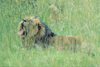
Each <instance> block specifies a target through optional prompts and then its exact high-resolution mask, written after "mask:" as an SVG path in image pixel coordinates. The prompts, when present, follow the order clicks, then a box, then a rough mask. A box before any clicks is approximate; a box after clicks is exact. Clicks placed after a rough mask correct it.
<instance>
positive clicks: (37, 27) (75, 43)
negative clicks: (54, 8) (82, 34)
mask: <svg viewBox="0 0 100 67" xmlns="http://www.w3.org/2000/svg"><path fill="white" fill-rule="evenodd" d="M24 21H25V22H24ZM18 28H19V33H18V34H19V35H21V39H22V45H23V46H25V47H29V46H31V47H32V46H36V45H40V46H42V47H48V46H53V47H54V48H56V49H71V50H73V51H74V52H76V51H77V50H78V49H80V50H83V47H86V49H88V50H87V51H88V52H89V51H91V49H92V48H91V47H90V45H89V44H87V42H85V41H84V40H83V39H81V38H79V37H76V36H60V35H56V34H55V33H53V32H52V31H51V29H50V28H49V27H48V26H47V25H46V24H44V23H43V22H41V21H40V20H39V19H38V18H37V17H26V18H25V19H24V20H23V21H22V22H21V23H19V27H18ZM22 32H23V33H22ZM87 46H89V47H88V48H87Z"/></svg>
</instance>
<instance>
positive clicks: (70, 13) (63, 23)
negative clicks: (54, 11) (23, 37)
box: [0, 0, 100, 67]
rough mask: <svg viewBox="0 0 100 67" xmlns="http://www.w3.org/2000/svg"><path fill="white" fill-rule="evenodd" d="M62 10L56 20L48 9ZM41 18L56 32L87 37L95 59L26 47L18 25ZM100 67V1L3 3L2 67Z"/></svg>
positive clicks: (0, 31) (21, 0)
mask: <svg viewBox="0 0 100 67" xmlns="http://www.w3.org/2000/svg"><path fill="white" fill-rule="evenodd" d="M52 4H55V5H56V6H57V8H58V9H59V11H60V13H59V17H58V18H57V19H58V21H52V19H51V18H50V14H49V12H48V7H49V6H50V5H52ZM27 16H38V17H40V19H41V20H42V21H43V22H44V23H46V24H47V25H48V26H49V27H50V28H51V29H52V31H53V32H55V33H56V34H59V35H64V36H65V35H74V36H79V37H82V38H84V39H85V40H86V41H87V42H89V43H90V44H91V45H92V46H93V48H94V50H93V52H94V53H95V57H91V56H89V55H87V54H85V53H79V52H78V53H72V52H70V51H66V50H55V49H52V50H49V49H34V48H33V49H31V50H26V49H24V48H22V46H21V41H20V36H18V35H17V33H18V30H17V29H18V28H17V27H18V23H19V22H20V21H21V19H22V18H24V17H27ZM31 66H32V67H100V0H38V1H36V2H35V1H34V0H0V67H31Z"/></svg>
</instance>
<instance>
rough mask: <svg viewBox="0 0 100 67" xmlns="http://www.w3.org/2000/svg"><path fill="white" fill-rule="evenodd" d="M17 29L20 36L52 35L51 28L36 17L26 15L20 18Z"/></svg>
mask: <svg viewBox="0 0 100 67" xmlns="http://www.w3.org/2000/svg"><path fill="white" fill-rule="evenodd" d="M18 31H19V32H18V35H21V36H30V37H31V36H34V37H43V36H49V35H51V36H52V35H54V33H53V32H52V31H51V29H49V28H48V26H47V25H46V24H45V23H43V22H41V21H40V20H39V18H37V17H26V18H24V19H22V21H21V22H20V23H19V26H18Z"/></svg>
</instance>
